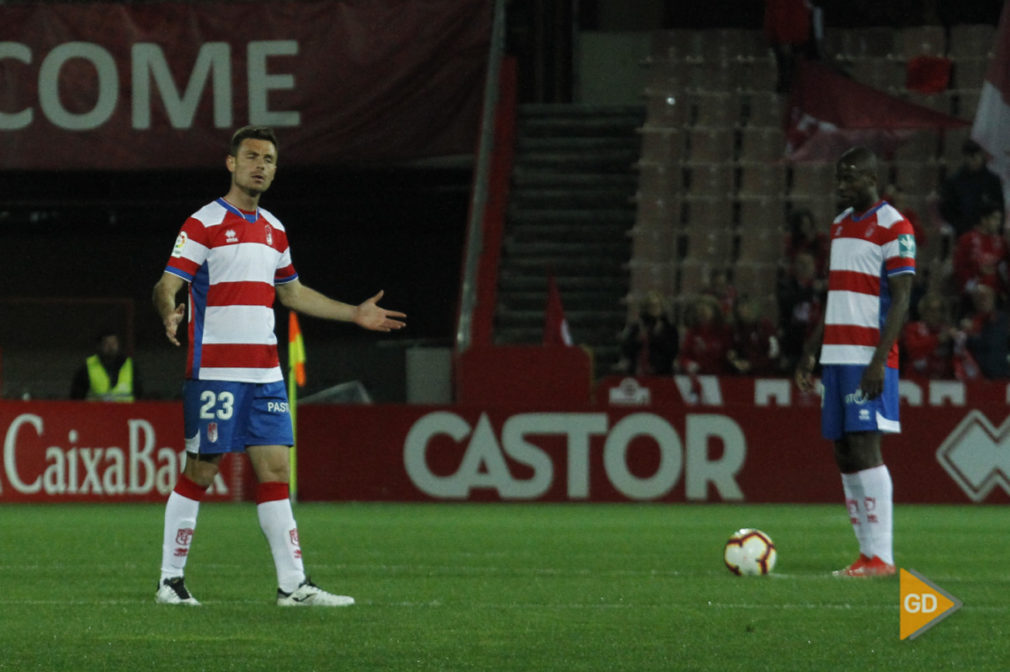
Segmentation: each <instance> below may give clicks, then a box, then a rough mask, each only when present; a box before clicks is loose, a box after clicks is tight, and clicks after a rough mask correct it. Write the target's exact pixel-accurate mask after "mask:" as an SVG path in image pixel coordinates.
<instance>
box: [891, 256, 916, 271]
mask: <svg viewBox="0 0 1010 672" xmlns="http://www.w3.org/2000/svg"><path fill="white" fill-rule="evenodd" d="M884 268H886V269H887V270H888V271H896V270H899V269H908V270H909V271H914V270H915V259H909V258H908V257H891V258H890V259H888V260H886V261H885V262H884Z"/></svg>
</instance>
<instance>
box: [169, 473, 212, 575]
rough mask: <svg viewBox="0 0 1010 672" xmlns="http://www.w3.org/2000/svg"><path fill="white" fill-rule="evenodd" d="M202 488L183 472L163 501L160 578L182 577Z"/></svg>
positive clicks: (202, 491) (194, 528)
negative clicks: (163, 521)
mask: <svg viewBox="0 0 1010 672" xmlns="http://www.w3.org/2000/svg"><path fill="white" fill-rule="evenodd" d="M203 493H204V489H202V488H201V487H200V486H199V485H197V484H196V483H194V482H193V481H191V480H189V479H188V478H186V477H185V476H184V475H180V476H179V482H178V483H177V484H176V486H175V489H174V490H172V494H170V495H169V496H168V502H166V504H165V530H164V536H163V537H162V544H161V580H162V581H164V580H165V579H170V578H172V577H175V576H182V575H183V571H184V570H185V568H186V560H187V559H188V558H189V547H190V544H191V543H192V541H193V532H194V530H196V517H197V514H198V513H199V512H200V499H199V498H200V497H202V496H203Z"/></svg>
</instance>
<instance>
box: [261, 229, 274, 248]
mask: <svg viewBox="0 0 1010 672" xmlns="http://www.w3.org/2000/svg"><path fill="white" fill-rule="evenodd" d="M263 230H264V232H265V233H266V237H267V245H270V246H273V244H274V232H273V229H271V228H270V225H269V224H265V225H264V226H263Z"/></svg>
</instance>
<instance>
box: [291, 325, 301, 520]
mask: <svg viewBox="0 0 1010 672" xmlns="http://www.w3.org/2000/svg"><path fill="white" fill-rule="evenodd" d="M304 386H305V341H304V340H303V339H302V330H301V328H300V327H299V326H298V315H296V314H295V312H294V311H291V312H289V313H288V410H289V412H290V414H291V433H292V436H293V438H294V441H293V443H292V445H291V453H290V455H289V460H288V461H289V463H290V465H291V476H290V479H289V485H290V490H291V499H292V501H294V500H296V499H297V498H298V388H299V387H304Z"/></svg>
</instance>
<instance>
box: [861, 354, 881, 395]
mask: <svg viewBox="0 0 1010 672" xmlns="http://www.w3.org/2000/svg"><path fill="white" fill-rule="evenodd" d="M859 389H861V390H862V391H863V394H864V395H865V396H866V398H867V399H876V398H877V397H879V396H880V395H881V393H883V391H884V365H883V364H880V363H877V362H870V363H869V364H868V365H867V367H866V370H865V371H863V378H862V380H861V381H860V382H859Z"/></svg>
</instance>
